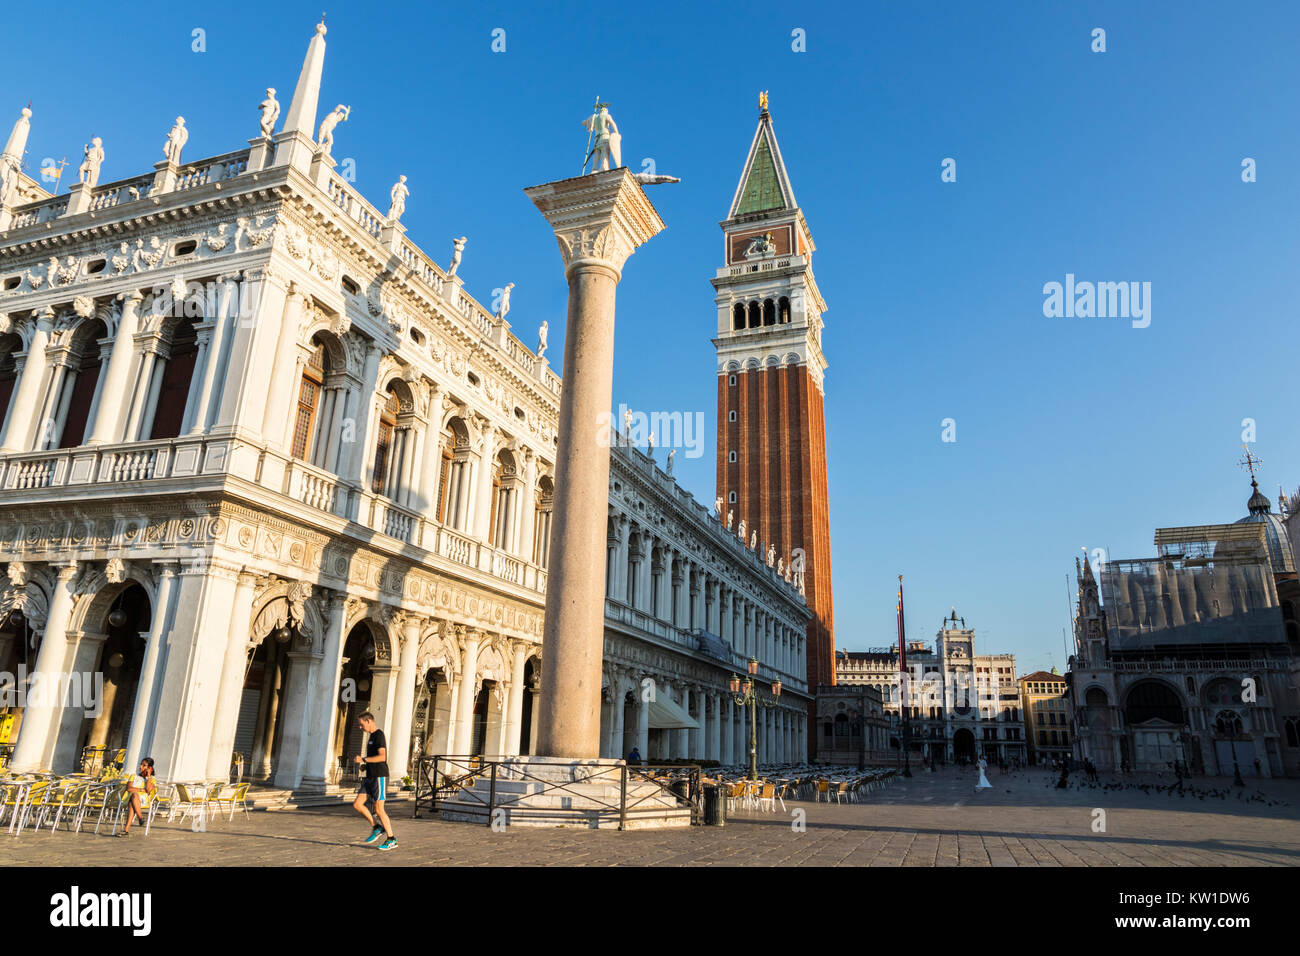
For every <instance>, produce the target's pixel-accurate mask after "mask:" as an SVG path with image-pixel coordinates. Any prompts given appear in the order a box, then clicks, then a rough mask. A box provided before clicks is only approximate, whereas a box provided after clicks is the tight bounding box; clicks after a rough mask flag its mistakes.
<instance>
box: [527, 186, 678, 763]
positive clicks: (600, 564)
mask: <svg viewBox="0 0 1300 956" xmlns="http://www.w3.org/2000/svg"><path fill="white" fill-rule="evenodd" d="M524 192H525V194H527V196H528V198H529V199H531V200H532V201H533V203H534V204H535V205H536V206H537V208H538V209H539V210H541V213H542V215H543V216H545V217H546V221H547V222H549V223H550V224H551V228H553V229H554V230H555V238H556V241H557V242H558V243H559V245H560V254H561V255H562V256H563V257H564V274H565V277H566V278H567V279H568V280H569V310H568V319H567V325H566V332H565V337H564V389H563V391H562V393H561V395H560V421H559V434H558V447H557V449H556V456H555V512H554V516H553V518H552V521H553V523H552V526H551V550H550V554H551V559H550V568H549V571H548V576H547V585H546V625H545V631H544V636H543V639H542V647H543V653H544V654H545V660H546V693H545V694H543V695H542V698H541V702H540V707H539V711H540V713H539V716H538V738H537V752H538V753H539V754H543V755H545V756H547V757H571V758H575V759H590V758H596V757H599V756H600V687H601V661H602V658H603V654H604V636H605V536H606V522H607V516H606V508H605V506H604V503H605V502H606V501H608V500H609V442H608V438H607V437H606V436H608V435H609V428H608V427H607V426H608V417H609V409H610V402H611V399H612V397H613V383H614V293H615V289H616V288H617V286H618V282H619V279H620V278H621V277H622V274H623V264H624V263H625V262H626V261H627V258H628V257H629V256H630V255H632V253H633V252H634V251H635V250H636V248H637V247H638V246H640V245H641V244H643V243H645V242H647V241H649V240H650V239H651V238H653V237H654V236H655V235H656V234H658V233H659V231H660V230H662V229H663V227H664V223H663V220H662V219H660V218H659V214H658V213H657V212H655V208H654V206H652V205H651V204H650V200H649V199H648V198H647V197H646V194H645V192H644V191H643V190H642V188H641V186H640V184H639V183H638V182H637V181H636V178H635V177H634V176H633V175H632V173H630V172H628V171H627V169H626V168H625V167H620V168H618V169H611V170H607V171H604V172H597V173H592V174H590V175H587V176H578V177H576V178H574V179H565V180H560V181H559V182H553V183H546V184H544V185H541V186H533V187H531V188H529V189H525V190H524ZM602 421H603V422H605V423H606V427H605V428H603V429H602V428H601V427H600V426H601V423H602ZM593 504H596V505H599V507H593Z"/></svg>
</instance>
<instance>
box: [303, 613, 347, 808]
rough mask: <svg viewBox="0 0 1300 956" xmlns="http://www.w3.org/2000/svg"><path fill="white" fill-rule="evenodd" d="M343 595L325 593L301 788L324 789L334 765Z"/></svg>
mask: <svg viewBox="0 0 1300 956" xmlns="http://www.w3.org/2000/svg"><path fill="white" fill-rule="evenodd" d="M346 605H347V596H346V595H345V594H344V593H343V592H334V593H331V594H329V595H327V596H325V635H324V644H323V648H322V651H321V661H320V664H319V665H318V666H317V667H316V681H315V686H314V687H313V688H312V691H311V695H312V700H311V715H312V716H311V724H310V726H309V727H308V730H307V760H306V763H305V764H304V765H303V772H302V788H303V789H304V790H321V791H323V790H324V789H325V786H326V783H327V781H328V780H329V779H330V776H331V774H332V773H333V770H334V767H335V760H334V753H333V743H334V734H335V733H336V732H337V729H338V719H339V709H338V707H337V706H336V703H335V698H336V696H337V695H338V693H339V683H340V679H341V676H342V671H343V628H344V625H345V624H346V622H347V614H346V613H345V611H346Z"/></svg>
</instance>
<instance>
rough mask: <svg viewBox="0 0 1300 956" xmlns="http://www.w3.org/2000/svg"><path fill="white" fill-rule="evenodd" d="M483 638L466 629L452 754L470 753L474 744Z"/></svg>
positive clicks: (465, 754)
mask: <svg viewBox="0 0 1300 956" xmlns="http://www.w3.org/2000/svg"><path fill="white" fill-rule="evenodd" d="M482 640H483V635H482V634H481V633H480V632H479V631H473V630H466V631H465V651H464V654H463V655H462V657H461V667H460V692H459V694H458V695H457V700H456V744H455V746H454V747H453V748H452V750H453V754H452V756H456V757H464V756H468V755H469V751H470V747H472V746H473V744H474V699H475V697H477V696H478V695H477V686H476V685H477V683H478V647H479V644H480V643H481V642H482Z"/></svg>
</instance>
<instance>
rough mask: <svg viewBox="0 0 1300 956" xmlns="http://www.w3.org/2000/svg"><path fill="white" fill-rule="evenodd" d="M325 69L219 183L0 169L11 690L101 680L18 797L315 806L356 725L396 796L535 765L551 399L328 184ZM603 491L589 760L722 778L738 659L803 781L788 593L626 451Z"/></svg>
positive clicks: (44, 705) (217, 174) (30, 711)
mask: <svg viewBox="0 0 1300 956" xmlns="http://www.w3.org/2000/svg"><path fill="white" fill-rule="evenodd" d="M324 56H325V30H324V26H323V25H322V26H320V27H318V28H317V34H316V36H315V37H313V39H312V40H311V43H310V45H309V48H308V52H307V56H306V59H305V62H304V64H303V67H302V71H301V75H300V76H299V79H298V82H297V86H296V89H295V92H294V96H293V99H292V101H291V103H290V104H289V106H288V109H287V111H286V113H285V115H284V117H283V119H284V123H283V126H282V127H281V128H280V129H279V131H278V132H275V127H276V117H277V116H278V105H276V106H275V108H274V109H271V108H269V107H267V106H266V104H263V106H264V109H263V128H268V129H270V130H271V135H266V136H264V135H261V134H260V133H259V135H257V136H255V137H254V138H253V139H252V140H250V141H249V145H248V146H247V147H245V148H242V149H239V150H236V151H234V152H231V153H227V154H224V155H221V156H217V157H212V158H208V159H201V160H193V161H191V160H188V159H185V158H180V161H179V162H176V161H175V160H176V159H177V158H178V157H177V155H176V153H177V151H179V150H180V148H181V147H180V146H177V145H176V139H175V138H173V139H172V140H171V155H170V156H169V157H168V158H167V159H164V160H163V161H162V162H160V163H159V164H158V166H157V168H156V169H155V171H153V172H151V173H148V174H146V175H140V176H134V177H131V178H127V179H121V180H113V181H106V182H104V183H102V184H101V183H99V180H100V179H104V178H106V177H102V176H100V175H99V164H100V162H101V161H102V164H103V165H104V166H105V167H107V168H109V169H111V168H112V154H111V150H112V143H111V141H110V142H109V143H108V144H106V145H105V146H104V147H103V148H104V151H105V153H106V154H107V157H106V158H103V159H102V160H95V161H94V162H92V161H91V160H92V157H89V155H88V160H87V162H88V163H91V168H88V170H87V175H85V182H83V183H80V184H77V185H74V186H73V187H72V188H71V190H70V192H69V193H68V194H66V195H62V196H57V197H55V196H51V195H49V194H48V193H45V192H44V191H43V190H42V189H41V188H40V186H39V184H38V183H36V181H35V180H32V179H30V178H28V177H26V176H25V175H24V174H22V173H21V170H20V169H18V170H17V171H16V172H15V171H14V170H15V169H17V167H16V163H17V161H18V159H19V158H21V156H22V154H23V149H24V146H25V141H26V138H27V123H28V117H27V116H25V115H24V116H22V117H21V118H20V120H19V123H18V124H17V125H16V126H15V128H14V133H13V135H11V137H10V139H9V142H8V145H7V146H6V151H5V154H4V159H3V160H0V167H3V169H0V171H3V172H4V178H3V180H0V184H2V185H3V192H2V193H0V407H3V408H4V420H3V428H2V430H0V563H3V564H4V565H5V568H6V573H7V576H6V583H5V587H4V589H3V591H2V592H0V670H3V671H7V672H11V673H19V672H21V671H25V672H26V673H27V674H28V675H29V679H30V675H32V674H35V675H38V677H37V680H38V681H39V679H41V678H45V679H48V678H50V677H54V678H56V679H57V678H58V676H59V675H64V679H65V681H66V680H67V675H74V674H78V675H79V674H87V675H91V674H98V675H101V676H102V679H103V681H104V693H103V706H102V708H100V709H99V713H98V715H97V716H93V717H91V716H87V715H86V713H85V711H84V709H82V708H79V707H76V706H67V705H65V702H64V701H59V700H51V699H49V698H47V697H41V698H39V699H38V698H36V697H35V696H34V697H33V698H32V699H30V700H28V701H27V705H26V706H24V707H18V708H10V710H11V712H12V714H11V715H12V716H15V717H16V718H17V719H16V722H15V727H14V728H13V730H14V734H15V736H16V741H17V745H16V750H15V752H14V754H13V758H12V759H13V765H14V766H15V767H22V768H36V767H50V768H54V769H57V770H69V769H71V768H72V766H73V765H74V763H75V762H76V760H77V759H78V756H79V754H80V751H81V748H82V747H84V746H88V745H89V746H103V747H106V748H108V750H109V751H110V752H112V751H115V750H117V749H120V748H122V749H125V750H126V751H127V760H128V762H133V761H134V760H135V759H136V758H137V757H138V756H140V755H144V754H151V755H152V756H153V757H154V758H155V760H156V761H157V763H158V769H159V772H160V774H161V775H162V776H164V778H168V779H181V780H198V779H224V778H225V777H226V776H227V774H228V772H229V767H230V763H231V758H232V754H233V753H239V754H241V755H242V756H243V758H244V761H245V768H246V770H245V774H246V776H249V777H252V778H253V779H265V780H269V781H271V782H273V783H274V784H275V785H277V786H280V787H285V788H295V789H304V790H319V789H322V788H324V787H325V786H326V785H327V784H328V783H330V782H331V781H332V780H334V779H336V777H337V774H338V770H339V767H340V766H341V765H343V764H344V763H345V762H346V761H347V760H348V759H349V758H350V756H351V755H352V754H355V753H356V752H358V749H359V747H360V744H361V740H360V735H359V731H354V730H353V729H352V728H353V727H354V726H355V720H354V719H353V717H354V716H355V714H357V713H359V712H360V711H361V710H363V709H367V708H368V709H370V710H372V711H374V713H375V714H376V718H377V720H378V722H379V724H380V725H381V726H382V727H384V728H385V730H386V731H387V733H388V739H389V746H390V769H391V772H392V774H393V776H394V777H401V776H402V775H404V774H405V773H406V772H407V769H408V765H409V760H410V758H411V749H412V748H418V749H420V750H423V751H424V752H430V753H433V752H438V753H456V754H466V753H472V752H474V753H486V754H489V755H494V754H501V755H504V754H513V753H519V752H528V751H529V748H530V745H531V741H532V736H531V731H530V728H531V727H532V726H533V725H534V723H535V722H534V721H533V720H532V708H533V706H534V703H535V697H536V694H538V693H545V682H544V676H543V674H544V672H543V668H542V660H543V658H544V654H543V650H542V648H541V646H540V641H541V635H542V609H543V605H544V596H545V590H546V566H547V545H548V531H549V521H550V514H549V509H550V504H551V501H552V499H553V490H554V475H553V457H554V448H555V429H556V421H557V412H558V405H559V393H560V387H561V383H560V380H559V378H558V377H557V376H556V375H555V374H554V373H553V372H552V371H551V370H550V369H549V367H548V363H547V361H546V360H545V359H544V358H539V357H538V356H537V355H536V354H534V353H533V352H532V351H531V350H530V349H528V348H527V347H525V346H524V345H523V344H522V343H521V342H520V341H519V340H518V339H517V338H516V337H515V336H514V335H512V334H511V331H510V323H509V322H508V321H507V320H506V318H505V316H504V315H500V314H497V315H494V314H492V313H491V312H490V311H489V310H487V309H485V308H484V307H483V306H482V305H480V304H479V303H478V302H477V301H476V300H475V299H474V298H473V297H471V296H470V295H468V294H467V293H466V292H465V291H464V287H463V280H462V278H461V276H460V275H458V274H456V273H457V272H458V267H459V264H460V263H459V255H457V258H456V259H455V260H454V263H453V265H452V266H449V267H448V268H446V269H444V268H442V267H440V266H439V265H437V264H435V263H434V262H433V261H432V259H431V258H430V257H429V256H427V255H426V254H425V253H424V252H422V251H421V250H420V249H419V248H418V247H417V246H415V245H414V244H413V243H412V242H410V241H409V240H408V239H407V238H406V236H405V229H404V227H403V226H402V225H401V223H400V221H399V219H400V215H401V209H400V206H401V205H404V204H405V202H406V196H405V194H404V193H403V194H402V202H401V203H400V204H399V203H398V202H397V196H398V193H397V190H394V193H393V200H394V206H393V207H392V208H391V209H390V213H393V214H395V218H390V216H388V215H385V214H384V213H383V212H381V211H380V210H379V209H378V208H376V207H375V206H373V205H371V204H370V203H368V202H367V201H366V200H365V199H364V198H363V197H362V196H361V195H360V194H359V193H358V192H357V191H356V190H355V189H354V188H353V187H352V186H351V184H349V183H348V182H347V181H346V180H345V179H344V178H343V177H341V176H340V175H339V174H338V173H337V172H336V171H335V168H334V166H335V163H334V160H333V159H332V158H331V156H330V143H331V142H332V139H333V137H335V136H338V137H344V136H346V135H347V132H346V131H347V127H346V126H343V127H341V128H337V129H335V128H333V127H332V126H331V123H330V121H329V120H326V123H325V125H326V126H328V127H330V128H328V129H324V128H323V129H321V131H320V133H321V135H320V136H319V138H318V137H317V136H316V135H314V134H316V132H317V126H316V124H317V120H318V115H317V114H318V102H317V101H318V95H319V89H320V79H321V74H322V70H323V66H324ZM250 112H251V111H250ZM330 116H332V117H338V116H339V114H338V112H337V111H336V112H335V113H333V114H330ZM268 117H269V118H270V122H269V124H268V123H267V122H266V120H267V118H268ZM35 119H36V121H37V122H39V117H35ZM249 125H250V132H258V125H257V124H256V122H255V118H254V117H253V116H251V115H250V123H249ZM136 132H139V131H136ZM173 132H175V131H173ZM180 141H181V143H182V145H183V137H182V138H181V140H180ZM396 173H397V171H396V170H394V178H395V179H396ZM417 198H418V197H417ZM458 252H459V250H458ZM471 271H473V269H472V268H471ZM613 457H614V463H613V468H612V475H613V476H614V477H612V479H611V491H610V494H611V500H610V542H611V545H610V546H611V562H612V563H611V571H610V577H611V591H610V595H609V599H608V601H607V627H606V651H607V654H606V657H607V666H606V672H607V690H606V696H607V699H608V701H609V703H608V705H607V706H606V708H605V711H604V718H605V721H606V726H605V728H604V739H607V740H608V746H607V750H606V755H607V756H620V755H622V754H623V753H625V752H626V750H627V749H628V746H629V745H630V744H631V743H637V744H639V745H640V746H641V752H642V754H646V755H648V754H650V753H653V754H655V755H658V756H664V757H673V758H677V757H688V756H689V757H698V758H706V757H710V756H711V757H715V758H717V759H734V760H736V761H740V760H741V759H743V758H742V756H741V755H740V754H739V753H737V751H736V744H735V742H736V741H737V740H738V739H739V735H740V731H739V730H738V729H737V726H738V721H737V719H736V717H737V715H736V714H735V713H734V710H733V708H731V707H730V706H729V705H728V703H727V695H726V691H725V687H726V680H727V678H728V677H729V676H730V674H731V672H732V671H733V670H736V669H737V668H743V666H744V664H743V660H744V659H745V658H747V657H748V655H749V654H750V653H753V654H756V655H757V656H758V658H759V660H760V661H761V662H762V668H763V670H762V674H763V675H764V677H770V678H773V679H775V678H776V677H778V676H779V677H780V678H781V680H782V681H783V682H784V687H785V689H786V690H785V694H786V696H787V698H788V704H789V707H788V708H784V707H783V708H781V709H778V710H775V711H773V712H772V713H771V714H770V715H769V717H770V720H771V726H770V727H766V728H764V731H765V736H764V740H765V741H766V742H765V743H764V745H763V746H764V747H765V750H764V752H763V753H764V756H766V757H767V758H769V759H777V758H779V757H792V758H793V757H797V756H799V755H800V754H801V753H802V750H803V747H802V744H801V741H802V739H803V735H802V734H801V733H800V731H801V730H802V729H805V728H803V727H802V723H801V721H802V719H803V717H802V715H803V713H804V712H806V706H807V699H808V698H807V693H806V686H805V685H804V680H803V675H804V673H805V662H804V648H803V637H802V635H803V633H804V630H805V628H806V622H807V615H808V612H807V609H806V606H805V605H804V603H803V600H802V598H801V597H800V595H799V593H798V591H797V590H796V589H795V588H794V587H793V586H792V585H791V584H789V583H787V582H786V581H784V580H782V579H780V578H778V577H777V575H776V574H775V572H773V571H772V570H771V569H769V568H767V567H766V566H765V565H764V564H763V562H761V561H760V560H759V559H758V558H757V556H755V555H754V554H753V553H752V552H749V551H747V549H745V548H743V547H742V546H740V543H739V542H737V541H735V539H734V538H732V537H731V536H729V535H727V534H726V533H725V532H724V530H723V529H722V528H721V526H720V525H719V523H718V521H717V518H716V516H715V515H710V514H708V513H706V511H705V509H704V508H703V507H701V506H700V505H699V504H698V503H696V502H695V501H694V500H693V499H691V498H690V497H689V496H687V495H685V494H684V493H683V492H682V491H681V490H680V489H679V488H678V487H677V485H676V483H675V481H674V480H673V479H671V478H670V477H668V476H666V475H664V474H663V473H662V472H661V471H658V470H655V469H654V468H653V466H652V465H650V464H649V463H648V462H647V461H645V460H644V456H643V455H641V453H640V452H638V451H635V450H632V449H619V450H618V451H616V452H615V453H614V455H613ZM715 635H716V636H715ZM20 669H21V671H20ZM647 678H648V679H649V681H650V682H652V683H647V680H646V679H647ZM646 687H652V688H653V693H649V694H647V693H645V691H644V688H646ZM650 698H653V699H650ZM620 700H621V701H623V702H624V706H623V707H622V708H620V707H618V706H616V705H615V704H614V703H613V702H614V701H620ZM691 714H693V715H694V717H690V716H687V715H691ZM693 724H694V725H698V726H691V725H693ZM11 739H13V738H11Z"/></svg>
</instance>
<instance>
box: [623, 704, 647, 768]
mask: <svg viewBox="0 0 1300 956" xmlns="http://www.w3.org/2000/svg"><path fill="white" fill-rule="evenodd" d="M633 697H634V699H635V700H636V745H637V750H638V752H639V753H640V754H641V759H643V760H649V759H650V702H649V701H648V700H646V699H645V694H644V693H642V691H641V688H640V687H638V688H637V689H636V691H635V692H634V693H633ZM623 756H627V755H626V754H624V755H623Z"/></svg>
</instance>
